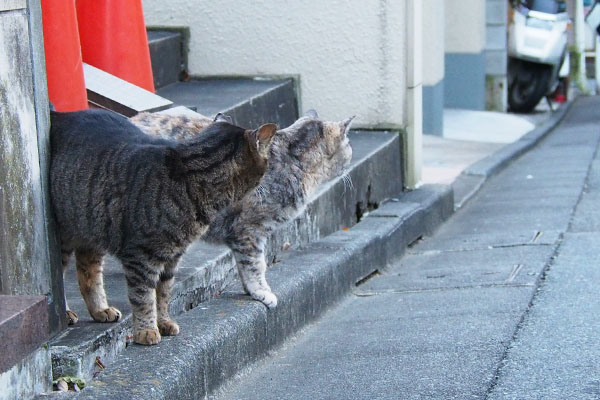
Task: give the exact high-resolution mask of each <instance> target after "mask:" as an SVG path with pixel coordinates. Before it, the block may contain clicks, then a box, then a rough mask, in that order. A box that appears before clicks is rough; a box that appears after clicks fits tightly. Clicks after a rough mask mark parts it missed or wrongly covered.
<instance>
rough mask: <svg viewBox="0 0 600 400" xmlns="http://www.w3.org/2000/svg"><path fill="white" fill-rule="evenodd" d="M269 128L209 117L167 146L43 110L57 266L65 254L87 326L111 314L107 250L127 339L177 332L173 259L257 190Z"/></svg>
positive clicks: (109, 117) (91, 117) (91, 113)
mask: <svg viewBox="0 0 600 400" xmlns="http://www.w3.org/2000/svg"><path fill="white" fill-rule="evenodd" d="M276 130H277V127H276V125H274V124H266V125H263V126H261V127H260V128H259V129H257V130H254V131H249V130H244V129H243V128H240V127H237V126H235V125H232V124H230V123H228V122H223V121H221V120H219V119H218V120H217V121H216V122H215V123H214V124H212V123H209V124H208V126H207V127H206V128H205V129H204V131H203V132H202V134H200V135H197V137H195V138H192V139H188V140H183V141H181V142H174V141H169V140H165V139H162V138H156V137H151V136H148V135H146V134H144V133H143V132H142V131H140V129H139V128H137V127H135V126H134V125H133V124H132V123H130V122H129V121H127V119H125V118H123V117H120V116H117V115H116V114H113V113H111V112H108V111H101V110H87V111H80V112H73V113H55V112H53V113H51V151H52V161H51V166H50V192H51V198H52V204H53V208H54V213H55V216H56V220H57V224H58V230H59V237H60V241H61V251H62V254H63V269H64V268H65V267H66V264H67V261H68V258H69V256H70V254H71V253H72V252H73V251H75V255H76V267H77V275H78V280H79V287H80V290H81V293H82V295H83V298H84V300H85V302H86V305H87V308H88V310H89V312H90V315H91V316H92V317H93V318H94V320H96V321H101V322H111V321H116V320H118V319H119V318H120V316H121V313H120V312H119V311H118V310H117V309H116V308H114V307H110V306H109V305H108V303H107V299H106V294H105V292H104V288H103V279H102V269H103V267H102V258H103V256H104V254H105V253H111V254H113V255H115V256H116V257H117V258H118V259H119V260H120V261H121V262H122V264H123V268H124V271H125V276H126V279H127V288H128V297H129V301H130V303H131V306H132V309H133V329H134V336H133V339H134V341H135V342H136V343H140V344H148V345H151V344H156V343H158V342H159V341H160V339H161V334H162V335H176V334H178V333H179V327H178V325H177V323H176V322H175V321H173V320H172V319H171V318H170V316H169V313H168V305H169V298H170V294H171V290H172V287H173V284H174V271H175V267H176V266H177V262H178V261H179V258H180V257H181V255H182V253H183V252H184V251H185V249H186V247H187V246H188V245H189V243H190V242H191V241H193V240H194V239H196V238H198V237H200V236H202V235H203V234H204V233H205V232H206V231H207V229H208V227H209V224H210V222H211V221H212V220H213V219H214V218H215V217H216V215H217V213H218V212H219V211H220V210H222V209H223V208H225V207H227V206H229V205H231V204H233V203H235V202H237V201H239V200H241V199H242V198H243V196H244V195H246V194H247V193H248V191H249V190H250V189H252V188H254V187H255V186H256V185H257V184H258V182H259V180H260V178H261V177H262V175H263V174H264V171H265V169H266V166H267V163H266V162H267V153H268V149H269V145H270V143H271V140H272V139H273V136H274V134H275V132H276ZM166 136H169V135H166ZM177 136H178V135H174V137H177ZM71 317H74V318H75V315H74V314H73V313H71Z"/></svg>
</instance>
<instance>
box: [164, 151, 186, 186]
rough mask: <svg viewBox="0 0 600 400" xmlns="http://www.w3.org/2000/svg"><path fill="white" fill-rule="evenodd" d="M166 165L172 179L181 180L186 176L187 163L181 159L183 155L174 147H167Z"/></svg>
mask: <svg viewBox="0 0 600 400" xmlns="http://www.w3.org/2000/svg"><path fill="white" fill-rule="evenodd" d="M165 166H166V167H167V171H169V177H170V178H171V179H174V180H176V181H181V180H183V178H184V177H185V165H184V164H183V161H182V160H181V155H180V154H179V152H178V151H177V150H176V149H174V148H172V147H169V148H167V149H166V153H165Z"/></svg>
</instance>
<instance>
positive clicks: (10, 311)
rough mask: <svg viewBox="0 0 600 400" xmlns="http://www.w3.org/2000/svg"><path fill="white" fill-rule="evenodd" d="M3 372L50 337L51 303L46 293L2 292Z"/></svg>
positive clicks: (0, 368)
mask: <svg viewBox="0 0 600 400" xmlns="http://www.w3.org/2000/svg"><path fill="white" fill-rule="evenodd" d="M0 338H2V341H0V354H2V357H0V373H2V372H6V371H7V370H9V369H10V368H12V367H13V366H14V365H15V364H17V363H18V362H19V361H21V360H22V359H23V358H25V357H26V356H28V355H29V354H30V353H31V352H32V351H34V350H35V349H37V348H38V347H39V346H40V345H41V344H42V343H44V342H45V341H46V340H48V303H47V301H46V297H44V296H3V295H0Z"/></svg>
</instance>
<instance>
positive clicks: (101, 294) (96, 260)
mask: <svg viewBox="0 0 600 400" xmlns="http://www.w3.org/2000/svg"><path fill="white" fill-rule="evenodd" d="M103 258H104V255H103V254H102V253H99V252H97V251H93V250H83V249H77V250H76V251H75V261H76V265H77V279H78V281H79V290H80V291H81V295H82V296H83V300H85V304H86V306H87V309H88V311H89V312H90V315H91V316H92V318H93V319H94V321H97V322H115V321H118V320H119V319H120V318H121V311H119V310H117V309H116V308H115V307H110V306H109V305H108V301H107V300H106V292H105V291H104V278H103V275H102V272H103V270H104V264H103Z"/></svg>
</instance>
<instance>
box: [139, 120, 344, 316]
mask: <svg viewBox="0 0 600 400" xmlns="http://www.w3.org/2000/svg"><path fill="white" fill-rule="evenodd" d="M217 118H218V116H217ZM350 121H351V119H348V120H346V121H343V122H324V121H320V120H319V119H318V116H317V114H316V112H314V111H312V110H311V111H310V112H308V113H307V116H305V117H304V118H301V119H299V120H298V121H296V122H295V123H294V124H293V125H292V126H290V127H288V128H286V129H283V130H280V131H278V132H277V134H276V135H275V137H274V138H273V140H272V142H271V146H270V149H269V155H268V158H267V159H268V167H267V171H266V173H265V175H264V176H263V178H262V179H261V181H260V183H259V185H258V186H257V187H256V188H255V189H254V190H252V191H251V192H250V193H249V194H248V195H247V196H245V197H244V198H243V199H241V200H240V201H238V202H236V203H235V204H233V205H232V206H230V207H226V208H224V209H223V210H222V211H221V212H220V213H219V214H218V215H217V216H216V218H215V219H214V220H213V221H212V222H211V227H210V232H209V233H208V234H207V235H206V237H205V239H207V240H210V241H215V242H221V243H226V244H227V245H228V246H229V247H230V248H231V249H232V250H233V253H234V255H235V258H236V263H237V267H238V271H239V274H240V277H241V279H242V284H243V286H244V289H245V290H246V292H247V293H248V294H250V295H251V296H252V297H253V298H254V299H256V300H259V301H261V302H263V303H264V304H266V305H267V306H268V307H275V306H276V305H277V297H276V296H275V295H274V294H273V293H272V291H271V289H270V287H269V285H268V284H267V282H266V279H265V271H266V262H265V257H264V247H265V243H266V240H267V237H268V235H269V233H270V232H271V231H272V230H273V229H274V228H275V227H276V226H278V225H280V224H282V223H284V222H286V221H289V220H292V219H293V218H295V217H296V216H297V215H298V213H300V212H301V210H302V209H303V208H304V206H305V205H306V201H307V199H308V197H309V196H310V195H311V194H312V193H313V191H314V189H315V188H316V187H317V186H318V185H319V184H320V183H322V182H325V181H327V180H329V179H331V178H333V177H335V176H337V175H339V174H341V173H342V171H343V169H344V168H345V167H346V166H347V164H348V162H349V161H350V159H351V156H352V149H351V147H350V145H349V142H348V138H347V131H348V128H349V125H350ZM132 122H134V123H135V124H136V125H137V126H139V127H140V128H141V129H143V130H144V131H145V132H146V133H148V134H151V135H157V136H164V135H165V134H164V132H163V127H169V129H168V131H169V132H171V133H170V134H169V135H170V136H169V137H174V136H173V134H172V132H175V133H176V135H177V137H182V138H187V137H194V136H195V135H197V134H199V131H201V129H200V130H199V128H198V127H199V126H202V124H206V123H208V122H209V120H208V119H207V118H205V117H198V118H193V117H184V116H177V117H174V116H168V115H156V114H146V115H142V116H140V117H134V118H133V119H132Z"/></svg>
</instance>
